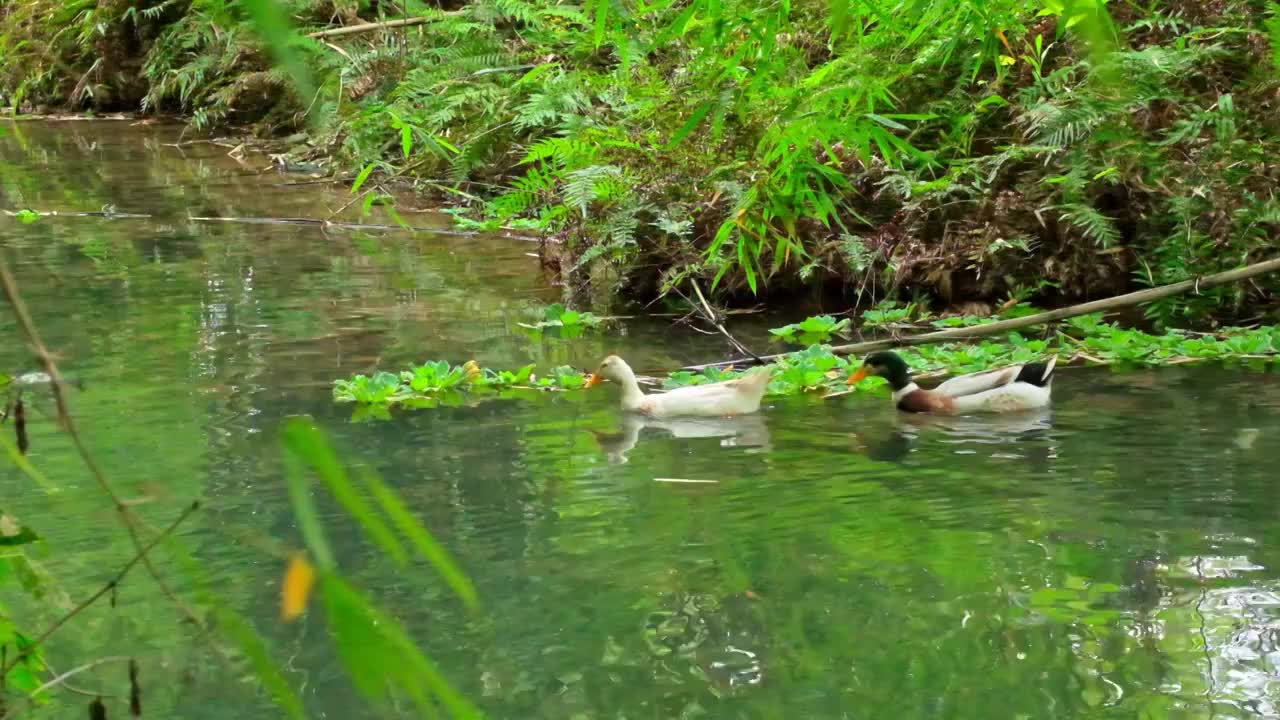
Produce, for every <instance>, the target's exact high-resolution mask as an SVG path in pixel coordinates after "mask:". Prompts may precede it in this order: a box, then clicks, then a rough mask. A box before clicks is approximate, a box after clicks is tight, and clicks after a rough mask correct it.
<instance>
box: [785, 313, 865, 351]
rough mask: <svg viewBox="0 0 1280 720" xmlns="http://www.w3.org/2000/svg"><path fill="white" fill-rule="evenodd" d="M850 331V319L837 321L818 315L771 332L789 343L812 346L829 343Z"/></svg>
mask: <svg viewBox="0 0 1280 720" xmlns="http://www.w3.org/2000/svg"><path fill="white" fill-rule="evenodd" d="M848 329H849V318H844V319H843V320H836V319H835V318H833V317H831V316H830V315H817V316H815V317H811V318H806V319H805V320H804V321H803V322H798V323H792V324H790V325H783V326H782V327H778V328H773V329H772V330H770V331H769V332H770V333H772V334H773V335H774V336H775V337H777V338H779V339H781V340H785V341H786V342H789V343H803V344H806V345H810V344H813V343H822V342H827V341H829V340H831V338H832V337H834V336H836V335H843V334H844V332H845V331H846V330H848Z"/></svg>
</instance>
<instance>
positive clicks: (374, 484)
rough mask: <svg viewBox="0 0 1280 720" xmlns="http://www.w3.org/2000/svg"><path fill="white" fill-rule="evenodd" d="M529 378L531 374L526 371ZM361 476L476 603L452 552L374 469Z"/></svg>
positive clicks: (450, 581)
mask: <svg viewBox="0 0 1280 720" xmlns="http://www.w3.org/2000/svg"><path fill="white" fill-rule="evenodd" d="M531 370H532V366H530V367H528V368H525V371H524V372H526V373H527V372H528V371H531ZM525 377H526V378H527V377H528V375H527V374H526V375H525ZM361 479H362V480H364V483H365V485H367V486H368V487H369V490H370V492H371V493H372V494H373V497H374V499H375V500H377V502H378V504H379V505H380V506H381V507H382V511H383V512H384V513H386V514H387V517H389V518H391V522H392V523H393V524H394V525H395V526H396V528H397V529H398V530H399V531H400V532H401V533H402V534H403V535H404V536H405V537H406V538H408V539H409V542H410V543H411V544H412V545H413V546H414V547H415V548H417V550H418V552H419V553H420V554H421V555H422V557H423V558H424V559H426V560H427V562H429V563H431V565H432V567H434V568H435V569H436V572H438V573H440V576H441V577H443V578H444V581H445V582H446V583H447V584H448V585H449V587H450V588H451V589H452V590H453V591H454V592H455V593H456V594H457V595H458V597H460V598H462V600H463V601H465V602H466V603H467V604H468V605H471V606H475V605H476V604H477V602H478V599H477V596H476V589H475V586H474V585H472V584H471V580H470V579H469V578H467V576H466V574H465V573H463V572H462V570H461V569H460V568H459V567H458V566H457V564H455V563H454V561H453V558H451V557H450V556H449V553H448V552H447V551H445V549H444V548H443V547H442V546H441V545H440V543H438V542H436V539H435V537H433V536H432V535H431V533H430V532H429V531H428V530H427V529H426V528H425V527H424V526H423V525H422V523H421V522H419V521H418V519H417V518H416V517H414V516H413V513H412V512H410V510H409V508H408V507H407V506H406V505H405V504H404V500H402V499H401V498H400V496H399V494H397V493H396V492H395V491H394V490H392V489H391V487H389V486H388V485H387V484H386V482H384V481H383V480H382V478H380V477H378V475H377V474H375V473H374V472H373V471H372V470H368V469H364V470H363V472H362V473H361Z"/></svg>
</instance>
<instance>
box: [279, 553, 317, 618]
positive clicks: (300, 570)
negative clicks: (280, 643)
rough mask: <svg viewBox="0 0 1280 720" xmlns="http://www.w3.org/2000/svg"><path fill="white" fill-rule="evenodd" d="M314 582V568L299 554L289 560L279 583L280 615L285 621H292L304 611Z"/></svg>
mask: <svg viewBox="0 0 1280 720" xmlns="http://www.w3.org/2000/svg"><path fill="white" fill-rule="evenodd" d="M315 584H316V570H315V568H313V567H311V563H309V562H307V559H306V558H305V557H303V556H302V555H301V554H298V555H294V556H293V558H291V559H290V560H289V567H288V569H287V570H285V571H284V582H283V583H281V585H280V590H281V593H280V594H281V597H280V600H281V604H280V616H281V617H282V618H283V619H284V621H285V622H293V621H294V620H297V619H298V616H299V615H302V613H304V612H306V610H307V602H308V601H309V600H310V599H311V588H312V587H314V586H315Z"/></svg>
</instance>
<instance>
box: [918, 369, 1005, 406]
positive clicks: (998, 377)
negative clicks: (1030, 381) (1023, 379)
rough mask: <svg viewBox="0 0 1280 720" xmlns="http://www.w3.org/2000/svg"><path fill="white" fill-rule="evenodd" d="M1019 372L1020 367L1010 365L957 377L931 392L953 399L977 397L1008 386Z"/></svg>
mask: <svg viewBox="0 0 1280 720" xmlns="http://www.w3.org/2000/svg"><path fill="white" fill-rule="evenodd" d="M1021 371H1022V366H1021V365H1012V366H1010V367H1003V368H1000V369H998V370H988V371H986V372H980V373H971V374H969V375H958V376H956V377H953V378H951V379H950V380H948V381H946V382H944V383H942V384H941V385H939V386H938V387H936V388H934V389H933V391H934V392H936V393H940V394H942V395H946V396H947V397H953V398H956V397H964V396H966V395H977V394H978V393H983V392H986V391H988V390H994V389H996V388H998V387H1004V386H1005V385H1008V384H1009V383H1011V382H1013V381H1015V380H1017V379H1018V373H1019V372H1021Z"/></svg>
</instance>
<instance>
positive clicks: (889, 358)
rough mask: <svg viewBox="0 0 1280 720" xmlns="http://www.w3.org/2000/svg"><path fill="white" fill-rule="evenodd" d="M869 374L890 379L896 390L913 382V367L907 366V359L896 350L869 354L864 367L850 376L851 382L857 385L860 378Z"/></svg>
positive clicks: (863, 362) (863, 364)
mask: <svg viewBox="0 0 1280 720" xmlns="http://www.w3.org/2000/svg"><path fill="white" fill-rule="evenodd" d="M868 375H879V376H880V377H882V378H884V379H885V380H888V381H889V385H890V386H891V387H892V388H893V389H894V390H901V389H902V388H904V387H906V386H907V385H909V384H911V369H910V368H908V367H907V361H906V360H903V359H902V357H901V356H899V355H898V353H895V352H878V353H872V354H870V355H868V356H867V359H866V360H863V361H862V367H860V368H858V371H857V372H856V373H854V374H852V375H850V376H849V384H850V385H856V384H857V383H858V381H859V380H861V379H862V378H864V377H867V376H868Z"/></svg>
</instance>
